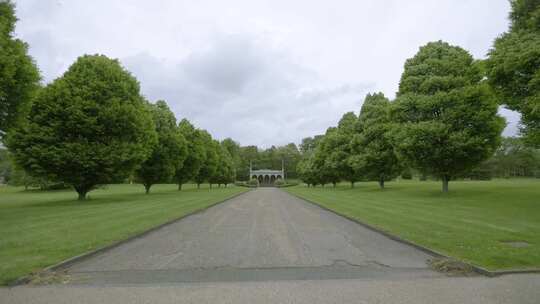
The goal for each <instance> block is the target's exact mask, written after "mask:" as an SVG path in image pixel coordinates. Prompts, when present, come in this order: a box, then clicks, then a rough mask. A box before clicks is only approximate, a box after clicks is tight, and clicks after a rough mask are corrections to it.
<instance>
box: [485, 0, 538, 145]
mask: <svg viewBox="0 0 540 304" xmlns="http://www.w3.org/2000/svg"><path fill="white" fill-rule="evenodd" d="M510 18H511V20H512V25H511V28H510V31H509V32H508V33H505V34H503V35H502V36H501V37H499V38H497V39H496V40H495V44H494V46H493V49H492V50H491V51H490V53H489V58H488V60H487V63H486V68H487V74H488V81H489V84H490V85H491V86H492V87H493V89H494V90H495V92H496V93H497V94H498V96H499V101H500V103H501V104H505V105H506V106H507V107H508V108H510V109H512V110H515V111H519V112H520V113H521V114H522V121H521V122H522V125H523V127H522V130H521V131H522V133H523V135H524V136H525V137H526V140H527V141H528V142H529V143H530V144H531V145H534V146H537V147H540V110H539V108H540V97H539V96H540V1H538V0H515V1H513V2H512V13H511V15H510Z"/></svg>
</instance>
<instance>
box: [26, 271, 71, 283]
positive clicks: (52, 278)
mask: <svg viewBox="0 0 540 304" xmlns="http://www.w3.org/2000/svg"><path fill="white" fill-rule="evenodd" d="M70 280H71V277H70V276H69V275H68V274H67V272H65V271H61V272H52V271H47V272H38V273H33V274H31V276H30V281H29V282H28V284H30V285H51V284H67V283H69V281H70Z"/></svg>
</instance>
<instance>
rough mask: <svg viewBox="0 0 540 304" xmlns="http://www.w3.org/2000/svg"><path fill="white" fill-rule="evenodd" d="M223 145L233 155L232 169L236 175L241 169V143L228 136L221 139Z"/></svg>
mask: <svg viewBox="0 0 540 304" xmlns="http://www.w3.org/2000/svg"><path fill="white" fill-rule="evenodd" d="M221 146H222V147H223V148H225V149H226V150H227V152H228V153H229V155H230V157H231V161H232V166H233V167H232V171H233V173H234V175H235V176H236V172H237V171H238V170H241V166H242V159H241V156H240V144H239V143H237V142H235V141H234V140H232V139H231V138H226V139H224V140H222V141H221Z"/></svg>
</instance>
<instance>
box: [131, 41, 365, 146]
mask: <svg viewBox="0 0 540 304" xmlns="http://www.w3.org/2000/svg"><path fill="white" fill-rule="evenodd" d="M122 61H123V62H124V64H125V65H126V66H127V67H128V68H129V69H130V70H131V71H132V72H133V73H134V74H135V75H136V76H137V77H138V78H139V79H140V81H141V84H142V90H143V93H144V94H145V95H147V96H148V98H150V99H151V100H157V99H165V100H167V102H168V103H169V104H170V105H171V107H172V109H173V110H174V111H175V113H176V115H177V116H178V117H187V118H188V119H190V120H192V121H193V122H195V123H196V124H197V125H199V126H200V127H203V128H207V129H208V130H209V131H210V132H212V133H213V134H214V135H216V136H217V137H218V138H225V137H229V136H232V137H234V138H235V139H236V140H239V141H240V142H241V143H243V144H256V145H260V146H269V145H272V144H284V143H287V142H298V141H299V139H300V138H302V137H305V136H310V135H312V134H314V133H318V132H319V130H320V129H321V128H326V126H328V124H329V123H335V121H337V119H339V117H340V115H341V114H342V113H341V112H342V111H343V106H345V107H358V108H357V110H359V102H360V101H361V98H362V95H363V94H365V93H366V92H367V90H368V89H369V88H371V85H368V84H342V85H337V86H335V87H312V86H313V85H314V84H317V83H318V82H319V81H320V80H319V79H318V78H317V76H316V75H315V73H313V72H312V71H309V70H308V69H306V68H304V67H301V66H299V65H297V64H295V63H294V62H293V61H292V60H289V59H287V58H286V57H285V56H283V54H282V53H280V52H279V51H274V50H271V48H270V47H269V46H268V45H265V44H264V43H262V42H261V41H258V40H255V39H254V38H253V37H251V36H249V35H248V36H239V35H222V36H221V37H220V38H219V39H218V40H217V42H216V43H215V44H213V45H212V46H211V47H209V48H208V49H207V50H204V51H202V52H201V53H194V54H192V55H190V56H187V57H186V58H185V60H183V61H182V62H181V63H179V64H176V65H173V64H170V63H168V62H167V61H165V60H159V59H157V58H155V57H152V56H151V55H149V54H139V55H137V56H133V57H129V58H125V59H124V60H122ZM355 110H356V109H355Z"/></svg>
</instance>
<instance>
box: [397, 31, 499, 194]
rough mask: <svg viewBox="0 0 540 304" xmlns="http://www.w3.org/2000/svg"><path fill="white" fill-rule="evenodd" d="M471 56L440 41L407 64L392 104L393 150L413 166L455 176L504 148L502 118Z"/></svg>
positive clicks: (445, 184)
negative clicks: (502, 145)
mask: <svg viewBox="0 0 540 304" xmlns="http://www.w3.org/2000/svg"><path fill="white" fill-rule="evenodd" d="M482 77H483V75H482V73H481V72H480V69H479V68H478V66H477V65H475V64H474V60H473V58H472V56H471V55H470V54H469V53H468V52H467V51H465V50H464V49H462V48H460V47H457V46H451V45H449V44H448V43H445V42H442V41H438V42H431V43H428V44H427V45H425V46H423V47H421V48H420V51H419V52H418V53H417V54H416V55H415V56H414V57H413V58H411V59H408V60H407V62H406V63H405V71H404V72H403V75H402V77H401V81H400V84H399V92H398V97H397V99H396V101H395V102H394V103H393V109H392V119H393V120H394V121H395V122H397V123H399V125H398V126H397V127H396V128H395V130H394V131H393V137H394V146H395V148H396V150H397V151H398V152H399V154H400V155H401V156H402V157H403V159H405V160H406V161H407V162H408V164H410V165H411V166H412V167H414V168H416V169H418V170H420V171H421V172H424V173H429V174H432V175H434V176H437V177H439V178H441V180H442V189H443V191H444V192H447V191H448V182H449V181H450V179H452V178H453V177H455V176H457V175H459V174H461V173H463V172H466V171H468V170H471V169H472V168H474V167H475V166H477V165H478V164H480V163H481V162H482V161H484V160H486V159H487V158H489V157H490V156H491V155H492V154H493V152H494V151H495V149H496V148H497V147H498V145H499V143H500V134H501V132H502V130H503V128H504V119H502V118H501V117H499V116H498V115H497V110H498V104H497V102H496V100H495V98H494V97H493V94H492V93H491V91H490V89H489V87H488V86H487V84H486V83H485V82H484V81H482Z"/></svg>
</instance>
